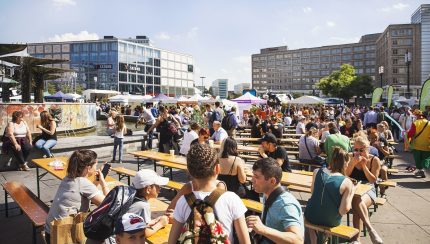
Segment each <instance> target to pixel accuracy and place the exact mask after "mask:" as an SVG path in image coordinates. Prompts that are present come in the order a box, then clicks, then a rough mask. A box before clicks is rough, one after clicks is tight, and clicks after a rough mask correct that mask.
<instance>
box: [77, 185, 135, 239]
mask: <svg viewBox="0 0 430 244" xmlns="http://www.w3.org/2000/svg"><path fill="white" fill-rule="evenodd" d="M135 196H136V190H135V189H134V188H133V187H130V186H116V187H115V188H113V189H112V190H111V191H110V192H109V194H107V196H106V197H105V199H104V200H103V202H102V203H101V204H100V206H98V207H97V208H96V209H94V210H93V211H92V212H91V213H90V214H89V215H88V216H87V218H86V219H85V222H84V234H85V236H86V237H87V238H89V239H93V240H100V241H102V240H105V239H107V238H108V237H110V236H112V235H113V231H114V226H115V221H116V220H117V219H118V218H120V217H121V216H122V215H124V214H125V213H126V212H127V211H128V209H129V208H130V206H131V204H133V201H134V197H135Z"/></svg>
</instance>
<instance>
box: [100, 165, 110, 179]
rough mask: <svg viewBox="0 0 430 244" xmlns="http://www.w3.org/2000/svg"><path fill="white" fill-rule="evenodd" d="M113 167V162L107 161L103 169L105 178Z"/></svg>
mask: <svg viewBox="0 0 430 244" xmlns="http://www.w3.org/2000/svg"><path fill="white" fill-rule="evenodd" d="M110 167H112V165H111V164H108V163H105V165H104V166H103V169H102V174H103V178H106V176H107V174H108V173H109V169H110Z"/></svg>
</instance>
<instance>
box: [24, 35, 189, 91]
mask: <svg viewBox="0 0 430 244" xmlns="http://www.w3.org/2000/svg"><path fill="white" fill-rule="evenodd" d="M28 53H29V54H30V55H32V56H35V57H41V58H54V59H67V60H70V61H69V62H67V63H63V64H54V65H52V66H53V67H61V68H67V69H72V70H75V71H76V74H77V76H76V77H75V79H76V82H77V83H79V84H82V85H83V86H84V88H86V89H104V90H117V91H120V92H126V93H130V94H151V95H155V94H159V93H165V94H169V95H192V94H194V59H193V57H192V56H191V55H187V54H181V53H177V52H173V51H168V50H163V49H160V48H156V47H153V46H152V45H151V43H150V41H149V39H148V38H147V37H146V36H136V38H135V39H134V38H133V39H119V38H115V37H113V36H105V37H104V38H103V39H100V40H89V41H73V42H47V43H30V44H28Z"/></svg>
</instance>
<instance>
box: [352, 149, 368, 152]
mask: <svg viewBox="0 0 430 244" xmlns="http://www.w3.org/2000/svg"><path fill="white" fill-rule="evenodd" d="M364 151H365V149H364V148H354V152H364Z"/></svg>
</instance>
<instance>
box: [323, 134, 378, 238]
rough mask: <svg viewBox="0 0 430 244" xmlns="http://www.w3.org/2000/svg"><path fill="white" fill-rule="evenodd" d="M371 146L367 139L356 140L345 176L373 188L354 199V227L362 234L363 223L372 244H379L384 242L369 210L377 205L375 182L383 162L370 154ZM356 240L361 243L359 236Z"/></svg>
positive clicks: (358, 138) (357, 138)
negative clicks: (371, 218) (371, 221)
mask: <svg viewBox="0 0 430 244" xmlns="http://www.w3.org/2000/svg"><path fill="white" fill-rule="evenodd" d="M369 146H370V145H369V141H368V140H367V138H364V137H356V138H355V139H354V153H353V154H352V155H351V156H350V157H351V158H352V159H351V162H350V163H349V164H348V166H347V168H346V170H345V175H346V176H348V177H350V178H353V179H355V180H357V181H361V182H362V183H368V184H370V185H371V186H372V189H371V190H370V191H368V192H367V193H366V194H364V195H362V196H361V197H354V198H353V199H352V211H353V225H354V228H357V229H359V230H360V232H361V227H362V222H363V224H364V225H365V226H366V228H367V229H368V230H369V236H370V239H371V240H372V243H378V244H379V243H383V241H382V238H381V237H380V236H379V234H378V233H377V232H376V230H375V228H373V226H372V224H371V223H370V218H369V212H368V208H369V207H370V206H371V205H372V204H374V203H375V200H376V197H377V196H376V189H375V182H376V180H377V179H378V176H379V171H380V169H381V162H380V161H379V158H378V157H376V156H373V155H370V154H369ZM329 162H330V161H329ZM354 239H355V241H359V236H358V235H357V237H356V238H354Z"/></svg>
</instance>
